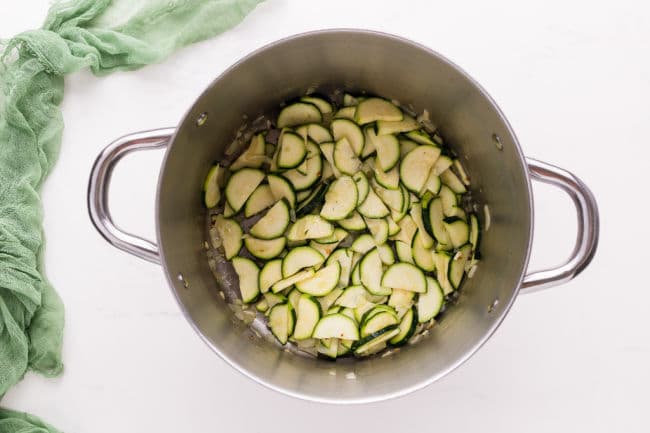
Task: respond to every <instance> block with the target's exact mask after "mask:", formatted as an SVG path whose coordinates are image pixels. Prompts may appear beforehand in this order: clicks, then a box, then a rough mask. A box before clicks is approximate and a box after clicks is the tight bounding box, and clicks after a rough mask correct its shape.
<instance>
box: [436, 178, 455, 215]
mask: <svg viewBox="0 0 650 433" xmlns="http://www.w3.org/2000/svg"><path fill="white" fill-rule="evenodd" d="M439 196H440V200H442V213H443V214H445V215H448V214H449V213H451V212H452V209H453V208H454V207H456V206H458V197H457V196H456V193H454V192H453V191H452V190H451V188H449V187H448V186H447V185H442V186H441V187H440V192H439Z"/></svg>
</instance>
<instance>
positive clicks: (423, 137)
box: [406, 130, 436, 146]
mask: <svg viewBox="0 0 650 433" xmlns="http://www.w3.org/2000/svg"><path fill="white" fill-rule="evenodd" d="M406 136H407V137H408V138H410V139H411V140H413V141H415V142H416V143H418V144H427V145H429V146H435V145H436V143H435V142H434V141H433V140H432V139H431V137H429V134H427V133H426V132H424V131H421V130H418V131H410V132H407V133H406Z"/></svg>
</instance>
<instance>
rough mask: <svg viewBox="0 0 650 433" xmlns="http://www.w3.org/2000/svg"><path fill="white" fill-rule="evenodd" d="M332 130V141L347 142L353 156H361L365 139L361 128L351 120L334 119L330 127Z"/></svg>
mask: <svg viewBox="0 0 650 433" xmlns="http://www.w3.org/2000/svg"><path fill="white" fill-rule="evenodd" d="M330 128H331V129H332V136H333V137H334V141H337V142H338V141H339V140H341V139H342V138H345V139H347V140H348V143H350V146H351V147H352V150H353V151H354V154H355V155H357V156H360V155H361V152H362V151H363V145H364V142H365V137H364V135H363V132H362V131H361V128H359V126H358V125H357V124H356V123H354V122H353V121H351V120H348V119H334V120H332V124H331V125H330Z"/></svg>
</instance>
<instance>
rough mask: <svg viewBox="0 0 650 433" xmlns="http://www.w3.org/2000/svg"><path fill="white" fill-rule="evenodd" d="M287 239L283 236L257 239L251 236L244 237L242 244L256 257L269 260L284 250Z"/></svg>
mask: <svg viewBox="0 0 650 433" xmlns="http://www.w3.org/2000/svg"><path fill="white" fill-rule="evenodd" d="M286 244H287V240H286V238H284V237H280V238H276V239H269V240H266V239H257V238H254V237H252V236H249V237H247V238H246V239H244V245H246V249H247V250H248V252H249V253H251V254H252V255H254V256H255V257H257V258H258V259H264V260H269V259H272V258H275V257H277V256H279V255H280V253H282V251H284V247H285V245H286Z"/></svg>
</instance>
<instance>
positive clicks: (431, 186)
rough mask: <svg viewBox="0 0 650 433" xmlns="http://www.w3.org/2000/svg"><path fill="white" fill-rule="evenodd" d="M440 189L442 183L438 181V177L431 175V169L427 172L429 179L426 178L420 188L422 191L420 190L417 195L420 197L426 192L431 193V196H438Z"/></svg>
mask: <svg viewBox="0 0 650 433" xmlns="http://www.w3.org/2000/svg"><path fill="white" fill-rule="evenodd" d="M441 187H442V182H441V181H440V176H436V175H435V174H433V169H431V170H430V171H429V177H427V181H426V182H424V186H423V187H422V190H420V194H419V195H420V197H422V196H423V195H424V194H425V193H426V192H427V191H429V192H431V193H432V194H438V193H439V192H440V188H441Z"/></svg>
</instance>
